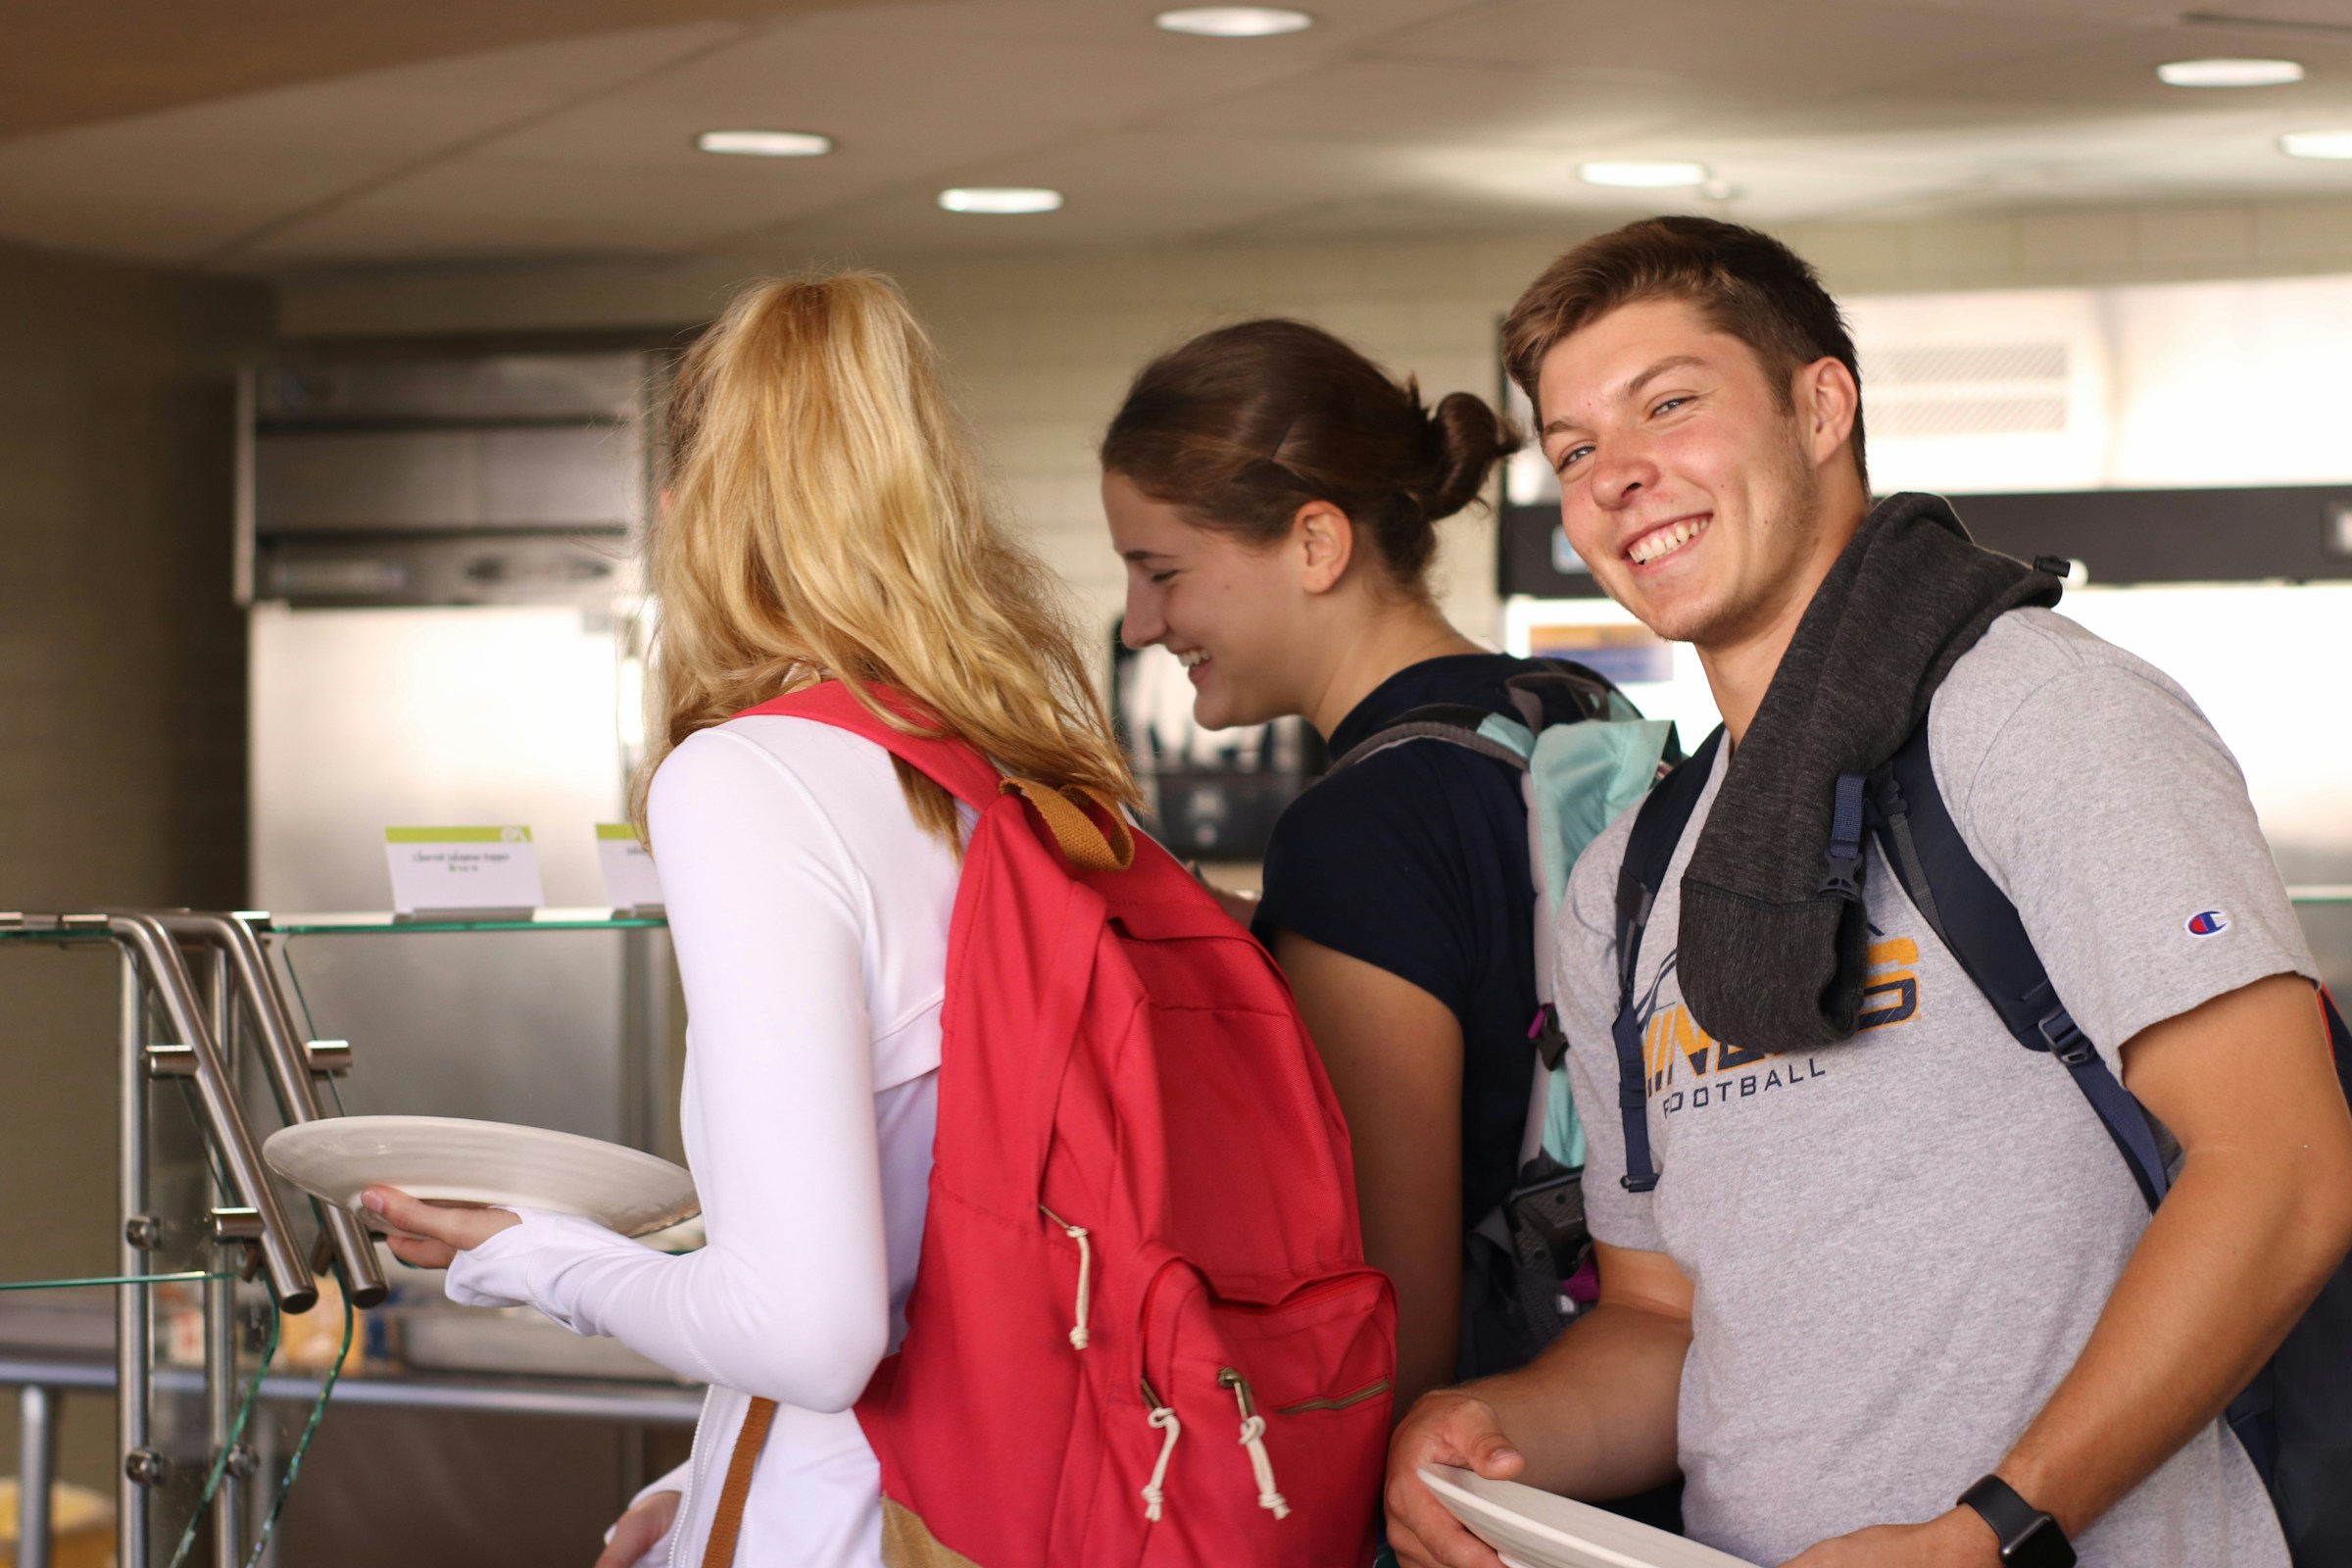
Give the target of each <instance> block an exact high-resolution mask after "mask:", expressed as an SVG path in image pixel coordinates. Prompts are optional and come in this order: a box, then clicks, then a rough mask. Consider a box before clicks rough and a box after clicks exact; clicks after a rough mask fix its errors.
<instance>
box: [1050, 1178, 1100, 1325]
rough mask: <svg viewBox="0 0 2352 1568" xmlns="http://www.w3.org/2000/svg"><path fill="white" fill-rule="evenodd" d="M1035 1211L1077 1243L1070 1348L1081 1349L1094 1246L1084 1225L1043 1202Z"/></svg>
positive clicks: (1090, 1296)
mask: <svg viewBox="0 0 2352 1568" xmlns="http://www.w3.org/2000/svg"><path fill="white" fill-rule="evenodd" d="M1037 1211H1038V1212H1039V1213H1041V1214H1043V1215H1045V1216H1046V1218H1048V1219H1050V1220H1052V1221H1053V1222H1054V1224H1056V1225H1058V1226H1060V1227H1061V1233H1062V1235H1064V1236H1067V1237H1068V1238H1069V1239H1070V1240H1071V1241H1073V1242H1076V1243H1077V1244H1078V1321H1077V1322H1076V1323H1075V1324H1073V1325H1072V1326H1071V1328H1070V1348H1072V1349H1074V1350H1083V1349H1085V1348H1086V1347H1087V1341H1088V1339H1089V1337H1090V1336H1089V1335H1088V1333H1087V1327H1086V1320H1087V1316H1088V1313H1089V1309H1090V1308H1091V1307H1092V1305H1093V1292H1094V1284H1093V1281H1092V1280H1090V1279H1089V1278H1088V1276H1089V1275H1091V1274H1092V1273H1093V1272H1094V1266H1095V1250H1094V1246H1093V1244H1092V1243H1091V1242H1090V1241H1089V1240H1088V1238H1087V1233H1086V1227H1085V1226H1083V1225H1073V1224H1071V1223H1070V1222H1069V1221H1068V1220H1066V1219H1063V1218H1062V1217H1061V1216H1060V1215H1059V1214H1056V1213H1054V1211H1053V1210H1052V1209H1050V1208H1048V1207H1047V1206H1046V1205H1045V1204H1043V1203H1040V1204H1038V1205H1037Z"/></svg>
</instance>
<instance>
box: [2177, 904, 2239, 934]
mask: <svg viewBox="0 0 2352 1568" xmlns="http://www.w3.org/2000/svg"><path fill="white" fill-rule="evenodd" d="M2187 924H2188V934H2189V935H2190V936H2192V937H2218V936H2220V935H2221V934H2222V933H2223V932H2225V931H2227V930H2229V916H2228V915H2226V914H2224V913H2223V912H2222V911H2221V910H2219V909H2200V910H2199V911H2198V912H2196V913H2195V914H2192V915H2190V916H2189V917H2188V921H2187Z"/></svg>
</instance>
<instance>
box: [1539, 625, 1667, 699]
mask: <svg viewBox="0 0 2352 1568" xmlns="http://www.w3.org/2000/svg"><path fill="white" fill-rule="evenodd" d="M1527 643H1528V647H1527V651H1528V652H1529V653H1530V654H1532V655H1533V656H1535V657H1536V658H1538V659H1573V660H1575V661H1576V662H1578V663H1580V664H1583V665H1584V666H1586V667H1587V668H1588V669H1592V670H1595V671H1597V672H1598V673H1600V674H1603V675H1606V676H1607V677H1608V678H1609V679H1610V680H1612V681H1615V682H1616V683H1617V684H1618V685H1620V686H1639V685H1642V684H1645V683H1647V682H1651V681H1662V680H1672V679H1674V646H1673V644H1671V643H1669V642H1667V641H1666V640H1665V639H1664V638H1662V637H1660V636H1659V635H1658V634H1657V633H1656V632H1654V631H1651V630H1650V629H1649V628H1648V627H1647V626H1638V625H1621V624H1614V623H1612V624H1607V625H1597V626H1595V625H1559V624H1546V623H1541V622H1540V623H1538V624H1537V625H1534V626H1531V627H1529V628H1528V635H1527Z"/></svg>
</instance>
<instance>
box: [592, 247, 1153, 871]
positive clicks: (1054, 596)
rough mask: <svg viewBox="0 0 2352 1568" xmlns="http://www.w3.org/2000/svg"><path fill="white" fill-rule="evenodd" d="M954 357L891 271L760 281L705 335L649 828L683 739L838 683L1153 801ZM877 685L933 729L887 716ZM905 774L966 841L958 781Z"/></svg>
mask: <svg viewBox="0 0 2352 1568" xmlns="http://www.w3.org/2000/svg"><path fill="white" fill-rule="evenodd" d="M936 361H937V357H936V355H935V353H934V351H933V349H932V346H931V340H930V338H929V336H928V335H927V334H926V333H925V332H924V331H923V328H922V325H921V323H920V322H918V321H916V320H915V319H914V316H913V313H912V312H910V311H909V310H907V301H906V300H905V299H904V298H903V297H902V296H901V295H900V293H899V291H898V288H897V286H896V285H894V284H893V283H892V282H891V281H890V280H889V279H888V278H886V277H883V276H882V275H880V274H879V273H875V272H838V273H835V274H833V275H832V276H829V277H813V278H805V279H785V280H782V281H776V282H767V283H760V284H757V285H755V286H753V287H750V288H747V289H745V290H744V291H743V292H742V293H740V294H738V295H736V296H735V300H734V303H733V304H731V305H729V306H728V307H727V311H726V314H725V315H724V316H722V317H721V318H720V319H719V320H718V323H717V324H716V325H715V326H713V327H711V330H710V331H708V332H706V333H704V334H703V335H702V337H701V338H699V339H697V340H696V342H695V345H694V347H693V348H692V349H691V350H689V351H688V353H687V355H686V358H685V361H684V363H683V364H681V365H680V366H679V368H678V374H677V380H676V382H675V383H674V384H673V386H672V388H671V392H670V421H669V430H670V453H669V469H668V479H669V492H668V507H667V510H666V512H665V514H664V515H663V516H662V520H661V521H660V522H659V523H658V524H657V525H656V526H655V528H654V532H653V538H652V548H651V551H650V561H649V572H648V575H649V577H650V586H651V588H652V590H653V592H654V594H655V595H656V596H657V598H658V599H659V602H660V605H661V612H660V618H659V620H658V622H657V630H656V634H655V661H654V668H655V675H656V691H657V694H658V714H657V715H656V716H657V718H658V722H657V723H655V724H654V725H653V726H652V728H653V730H654V754H653V757H652V758H651V759H650V760H648V762H647V764H646V767H645V768H644V770H643V773H642V774H641V776H640V781H639V783H638V787H637V797H636V801H635V804H634V810H635V813H636V817H637V823H638V826H639V827H640V829H642V828H643V827H644V825H645V791H646V789H647V787H648V785H649V784H650V782H651V779H652V776H653V771H654V769H655V767H657V766H659V765H660V763H661V760H662V758H663V757H664V756H666V755H667V754H668V753H669V751H670V750H671V749H672V748H674V747H676V746H677V745H679V744H680V743H681V742H683V741H684V740H685V739H686V738H687V737H688V736H690V735H692V734H694V733H695V732H696V731H697V730H701V729H707V728H709V727H710V726H711V725H713V724H720V723H724V722H725V721H726V720H727V719H729V718H731V717H733V716H734V715H735V714H736V713H738V712H741V711H743V710H744V709H746V708H750V707H753V706H755V705H756V704H759V703H762V702H765V701H766V700H767V699H768V698H771V697H774V696H777V695H779V694H781V693H784V692H789V691H796V690H798V689H800V688H802V687H804V686H809V685H812V684H814V683H815V682H817V681H819V680H822V679H825V678H827V677H828V676H831V677H836V678H838V679H839V680H841V682H842V683H843V684H844V685H846V686H847V687H848V688H849V689H850V690H851V691H852V692H853V693H855V694H856V695H857V697H858V700H859V701H860V702H862V703H864V704H865V706H866V707H867V708H868V709H871V710H872V711H875V712H876V713H877V714H878V715H879V716H881V717H882V718H883V719H884V720H885V721H886V722H888V723H890V724H891V725H892V726H893V727H894V728H897V729H900V730H903V731H907V732H910V733H916V734H942V733H944V734H949V735H955V736H958V737H960V738H962V739H964V740H966V741H969V742H971V744H972V745H974V746H976V747H978V748H979V749H980V750H981V751H982V752H983V753H985V754H987V755H988V756H989V757H991V758H993V759H995V760H997V761H998V762H999V763H1000V764H1002V765H1003V766H1005V768H1007V769H1009V770H1010V771H1012V772H1014V773H1016V774H1019V775H1021V776H1024V777H1028V778H1035V779H1041V780H1043V781H1045V782H1046V783H1049V784H1052V785H1054V786H1056V787H1059V786H1063V785H1074V786H1078V787H1080V788H1083V789H1087V790H1092V791H1094V792H1096V793H1097V794H1100V795H1102V796H1104V797H1106V798H1108V799H1111V800H1114V801H1117V802H1119V803H1121V804H1122V805H1129V806H1132V805H1135V804H1137V803H1138V801H1139V800H1140V796H1139V794H1138V792H1137V790H1136V787H1135V781H1134V779H1133V778H1132V777H1130V776H1129V773H1128V769H1127V761H1126V757H1125V754H1123V753H1122V752H1121V751H1120V750H1119V745H1118V742H1117V741H1116V740H1115V739H1114V738H1113V736H1112V733H1111V726H1110V719H1109V716H1108V714H1107V713H1106V711H1104V709H1103V701H1102V698H1101V696H1100V694H1099V693H1098V692H1097V691H1096V689H1095V684H1094V681H1093V680H1092V679H1091V678H1090V676H1089V673H1088V669H1087V663H1086V657H1085V655H1084V654H1083V653H1082V652H1081V651H1080V644H1079V641H1078V638H1077V635H1076V633H1075V632H1074V631H1073V630H1072V628H1071V626H1070V623H1069V621H1068V618H1067V617H1066V615H1065V614H1064V613H1063V610H1062V605H1061V601H1060V593H1059V584H1058V582H1057V581H1056V579H1055V578H1054V576H1053V574H1052V573H1051V572H1049V571H1048V570H1047V569H1046V568H1045V566H1044V564H1041V563H1040V562H1039V561H1038V559H1037V558H1036V557H1035V556H1033V555H1031V554H1030V553H1029V551H1028V550H1027V549H1026V548H1025V547H1023V546H1022V545H1021V544H1020V542H1019V541H1018V540H1017V538H1016V537H1015V536H1014V534H1013V532H1012V530H1011V529H1010V528H1009V527H1008V526H1007V525H1006V523H1005V518H1004V517H1003V515H1001V514H1000V513H999V512H998V510H997V509H996V507H995V506H994V505H993V504H992V503H991V501H990V499H989V496H988V493H987V490H986V488H985V487H984V486H983V484H982V483H981V478H980V465H979V463H978V461H977V459H976V458H975V457H974V455H973V453H972V451H971V446H970V443H969V441H968V440H967V439H966V437H965V435H964V431H963V426H962V422H961V421H960V420H959V419H958V418H957V417H956V413H955V410H954V409H953V408H952V407H951V405H950V403H949V401H948V397H947V393H946V390H945V389H944V388H943V387H942V385H941V383H940V378H939V369H938V365H937V363H936ZM870 684H883V685H888V686H891V687H894V688H896V689H897V690H899V691H901V692H903V693H905V694H906V695H907V696H908V697H910V698H912V699H913V700H914V701H915V703H917V704H918V705H920V707H921V709H922V710H923V711H924V712H925V713H926V714H927V715H928V716H929V717H930V718H931V719H932V720H934V721H935V722H934V724H933V725H932V726H923V725H917V724H911V723H908V722H907V720H905V719H903V718H901V717H899V716H898V715H896V714H894V713H892V712H890V711H887V710H886V709H884V708H882V707H881V706H880V705H879V704H878V702H877V700H876V699H875V698H874V697H873V695H872V694H871V693H870V691H869V690H868V686H869V685H870ZM894 761H895V759H894ZM898 775H899V784H900V788H901V789H902V790H903V791H904V793H905V794H906V796H907V806H908V808H909V809H911V810H912V811H913V813H914V817H915V820H916V821H917V822H918V823H920V824H921V825H922V826H923V827H924V828H925V829H927V830H928V831H930V832H931V833H933V834H935V835H937V836H938V837H939V838H941V839H943V840H945V841H946V842H947V843H948V844H950V845H952V846H955V845H960V843H961V835H960V830H959V824H958V822H957V819H956V804H955V802H954V801H952V800H950V799H949V798H948V795H947V792H946V791H944V790H942V789H941V788H940V787H939V786H938V785H937V784H934V783H932V782H931V780H929V779H928V778H926V777H924V776H922V775H921V774H918V773H916V772H914V771H913V770H912V769H910V768H908V767H907V766H906V765H905V764H904V763H900V764H898Z"/></svg>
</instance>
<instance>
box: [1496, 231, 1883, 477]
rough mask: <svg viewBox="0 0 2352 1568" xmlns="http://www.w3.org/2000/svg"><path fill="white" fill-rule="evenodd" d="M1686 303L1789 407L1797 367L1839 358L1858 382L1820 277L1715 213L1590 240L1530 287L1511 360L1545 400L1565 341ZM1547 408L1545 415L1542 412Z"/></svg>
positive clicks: (1856, 436)
mask: <svg viewBox="0 0 2352 1568" xmlns="http://www.w3.org/2000/svg"><path fill="white" fill-rule="evenodd" d="M1653 299H1676V300H1688V301H1690V302H1691V304H1692V305H1694V306H1696V307H1697V308H1698V310H1699V312H1700V314H1702V315H1703V316H1704V317H1705V318H1706V319H1707V321H1708V323H1709V324H1710V325H1712V326H1713V327H1714V328H1715V329H1716V330H1717V331H1720V332H1724V333H1728V334H1729V335H1731V336H1733V337H1736V338H1738V339H1739V340H1740V342H1742V343H1745V344H1746V345H1747V346H1748V347H1749V348H1750V349H1752V350H1754V351H1755V356H1756V358H1757V359H1758V360H1759V361H1761V362H1762V364H1763V366H1764V368H1765V371H1766V372H1767V373H1768V375H1769V376H1770V378H1771V380H1772V382H1773V384H1774V386H1776V387H1777V388H1778V389H1779V390H1780V395H1781V398H1782V402H1783V406H1784V407H1787V406H1789V377H1790V376H1792V375H1794V374H1795V373H1796V371H1797V369H1798V368H1799V367H1802V366H1807V365H1811V364H1812V363H1813V362H1814V361H1816V360H1824V359H1831V360H1837V361H1838V362H1839V363H1840V364H1842V365H1843V366H1844V367H1845V368H1847V369H1848V370H1850V371H1852V372H1853V377H1854V385H1855V386H1856V387H1857V388H1859V387H1860V386H1861V384H1862V368H1861V366H1860V365H1859V364H1858V363H1856V361H1855V358H1854V340H1853V338H1852V337H1851V336H1850V335H1848V333H1847V332H1846V329H1845V319H1844V318H1843V317H1841V316H1839V315H1838V302H1837V301H1836V300H1833V299H1831V298H1830V293H1829V290H1827V289H1825V288H1823V287H1822V286H1821V278H1820V275H1819V274H1818V273H1816V272H1815V271H1814V270H1813V269H1812V268H1811V267H1810V266H1809V265H1807V264H1806V262H1805V260H1804V258H1803V257H1801V256H1798V255H1797V254H1796V253H1795V252H1794V251H1792V250H1790V249H1789V247H1788V246H1786V245H1784V244H1782V243H1781V242H1780V241H1779V240H1777V239H1774V238H1773V237H1772V236H1771V235H1769V234H1764V233H1759V232H1758V231H1756V230H1755V229H1752V228H1744V227H1742V226H1740V224H1738V223H1726V222H1721V221H1717V220H1715V219H1712V218H1649V219H1644V220H1642V221H1641V222H1638V223H1628V224H1626V225H1625V227H1623V228H1619V229H1613V230H1611V231H1610V232H1608V233H1606V234H1602V235H1599V236H1597V237H1595V238H1593V239H1589V240H1587V241H1585V242H1584V243H1583V244H1582V245H1579V246H1577V247H1576V249H1574V250H1572V251H1570V252H1569V253H1568V254H1567V255H1565V256H1563V257H1561V258H1560V259H1559V260H1558V261H1556V262H1554V263H1552V264H1551V266H1550V267H1548V268H1546V269H1544V275H1543V276H1542V277H1539V278H1537V279H1536V280H1535V282H1533V283H1531V284H1529V285H1528V289H1527V292H1526V293H1525V294H1522V295H1520V296H1519V303H1518V304H1516V305H1514V306H1512V307H1511V314H1510V315H1509V316H1508V317H1506V318H1505V319H1503V323H1502V356H1503V366H1504V368H1506V369H1507V370H1509V372H1510V376H1511V379H1512V380H1514V381H1516V382H1518V383H1519V388H1520V390H1521V391H1523V392H1525V393H1526V394H1527V396H1528V401H1529V402H1531V403H1536V404H1538V406H1539V408H1540V407H1541V400H1540V399H1538V398H1537V396H1536V378H1537V376H1538V375H1539V374H1540V373H1541V372H1542V370H1543V368H1544V356H1545V355H1546V354H1549V353H1550V352H1551V350H1552V348H1553V347H1554V346H1555V345H1557V344H1558V343H1559V342H1560V340H1561V339H1563V338H1566V337H1568V336H1569V335H1571V334H1572V333H1575V332H1577V331H1579V330H1581V329H1583V328H1584V327H1587V326H1590V325H1591V324H1592V323H1593V322H1594V321H1596V320H1598V319H1600V318H1602V317H1603V316H1606V315H1608V314H1609V312H1611V311H1613V310H1616V309H1617V308H1618V307H1619V306H1621V305H1632V304H1634V303H1636V302H1638V301H1641V300H1653ZM1540 417H1541V416H1540V415H1539V418H1540ZM1853 449H1854V471H1855V472H1856V473H1857V474H1858V475H1860V477H1861V480H1862V488H1863V489H1864V490H1866V491H1867V490H1868V489H1869V488H1870V468H1869V466H1867V465H1866V464H1865V463H1864V461H1863V457H1862V408H1861V405H1860V402H1859V401H1857V402H1856V404H1855V407H1854V433H1853Z"/></svg>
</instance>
